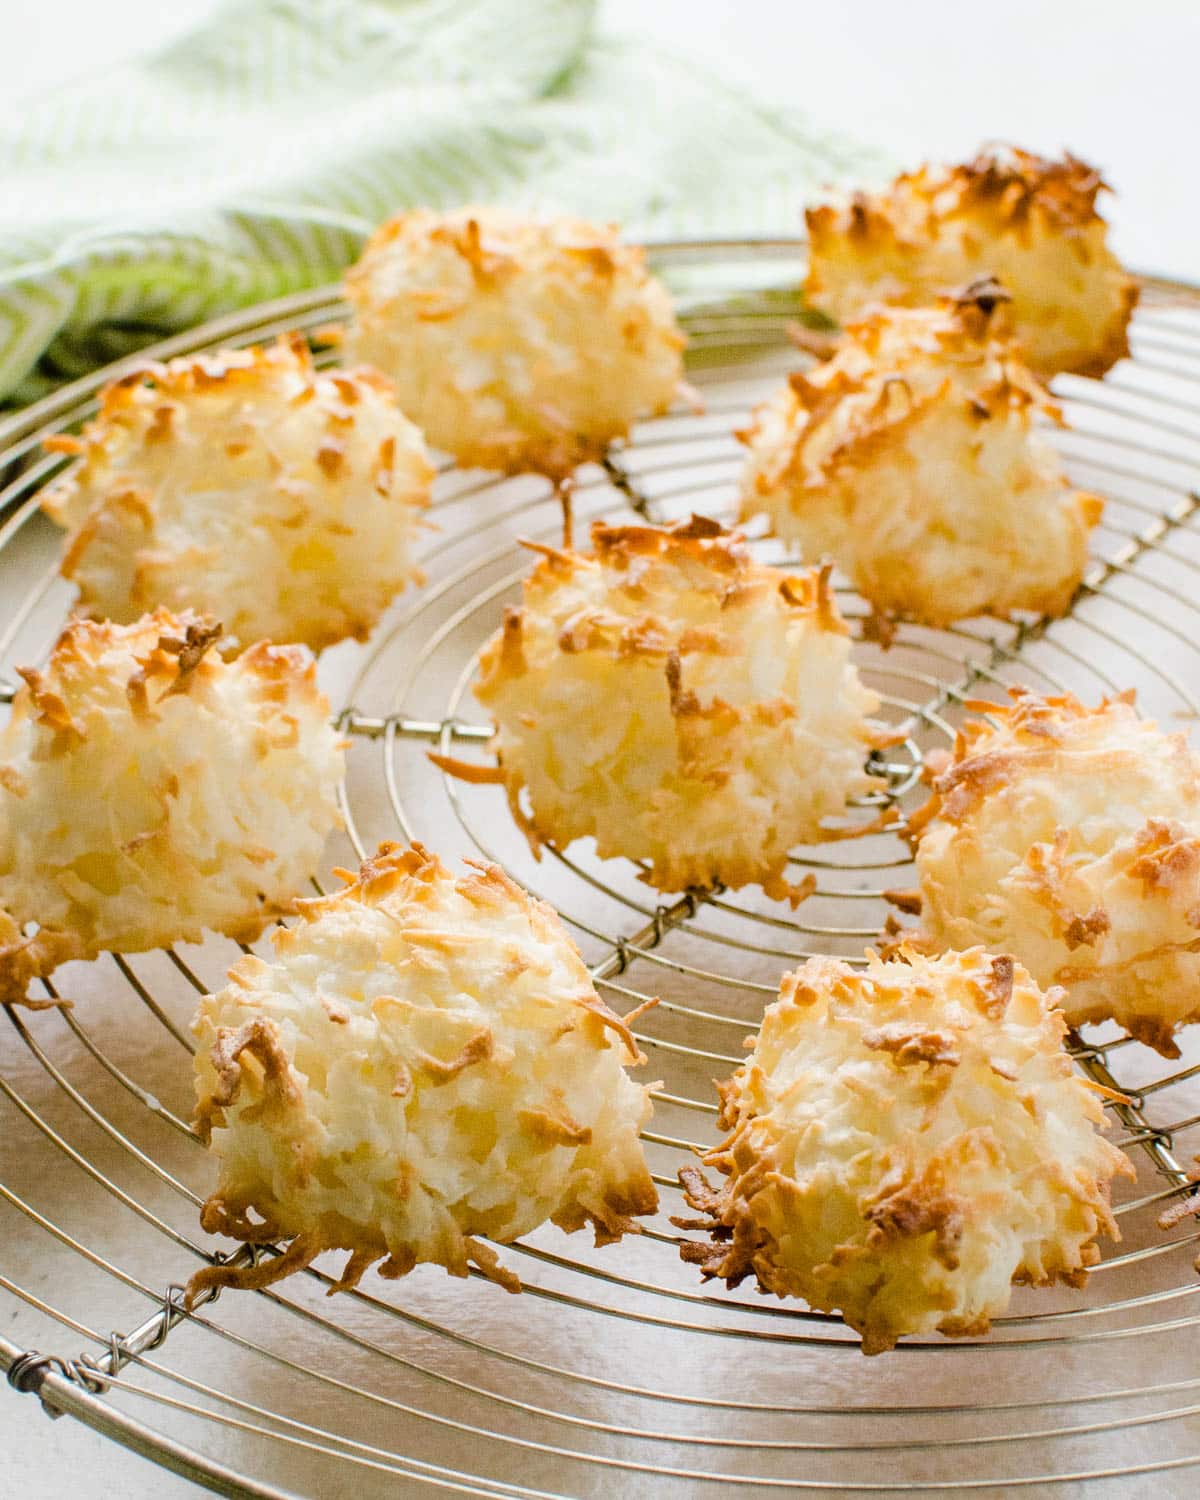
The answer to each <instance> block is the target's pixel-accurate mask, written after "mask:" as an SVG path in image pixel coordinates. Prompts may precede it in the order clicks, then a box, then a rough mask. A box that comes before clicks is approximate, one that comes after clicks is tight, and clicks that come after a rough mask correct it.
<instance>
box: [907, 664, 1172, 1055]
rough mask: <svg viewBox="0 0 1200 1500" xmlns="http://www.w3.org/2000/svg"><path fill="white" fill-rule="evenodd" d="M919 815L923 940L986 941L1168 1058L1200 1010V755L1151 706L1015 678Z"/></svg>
mask: <svg viewBox="0 0 1200 1500" xmlns="http://www.w3.org/2000/svg"><path fill="white" fill-rule="evenodd" d="M975 707H976V708H986V710H987V712H988V713H989V715H991V716H992V718H993V719H994V720H995V721H996V722H995V724H994V726H993V725H989V724H987V723H986V722H984V721H982V720H970V721H968V722H967V723H966V724H965V725H964V727H963V729H962V730H961V731H960V733H959V736H958V739H957V742H956V744H955V747H954V757H953V760H952V761H951V763H950V765H949V766H948V767H947V768H946V769H944V770H943V771H942V772H941V774H940V775H938V776H937V777H936V778H935V780H934V782H933V795H932V797H931V798H930V801H929V802H928V803H927V804H926V806H925V808H924V809H922V810H921V811H920V812H918V813H917V814H916V815H915V819H914V820H913V823H914V831H915V835H916V837H917V838H918V840H919V842H918V844H917V851H916V865H917V873H918V876H919V888H920V897H921V926H920V930H919V932H918V933H917V934H916V935H915V937H914V939H913V940H914V941H915V942H918V943H919V944H920V945H921V947H922V948H925V949H930V950H940V949H942V948H963V947H968V946H970V945H971V944H972V943H980V942H982V943H984V944H986V945H987V946H988V947H991V948H993V949H1003V950H1004V951H1005V952H1009V953H1013V954H1014V955H1015V956H1016V957H1017V958H1018V959H1019V960H1020V962H1021V963H1023V964H1024V965H1025V967H1026V968H1027V969H1028V970H1029V971H1030V973H1031V974H1032V975H1033V976H1034V978H1035V979H1036V980H1037V982H1038V983H1039V984H1042V985H1060V986H1062V989H1063V991H1064V995H1063V999H1062V1007H1063V1010H1064V1013H1065V1014H1066V1016H1067V1019H1068V1020H1069V1021H1070V1022H1071V1024H1072V1025H1079V1024H1081V1023H1082V1022H1085V1021H1101V1020H1108V1019H1111V1020H1114V1021H1116V1022H1117V1023H1118V1024H1119V1025H1121V1026H1123V1027H1124V1028H1125V1029H1126V1031H1128V1032H1129V1033H1130V1035H1132V1036H1135V1037H1136V1038H1137V1039H1138V1040H1139V1041H1142V1042H1145V1043H1146V1044H1147V1045H1148V1046H1150V1047H1154V1048H1155V1049H1157V1050H1158V1051H1159V1052H1161V1053H1162V1054H1163V1055H1164V1056H1166V1057H1177V1056H1178V1055H1179V1048H1178V1046H1177V1044H1176V1042H1175V1040H1174V1033H1175V1031H1176V1029H1177V1028H1178V1027H1180V1026H1182V1025H1184V1024H1185V1023H1186V1022H1189V1021H1196V1020H1200V998H1198V997H1200V761H1198V760H1197V758H1196V756H1195V755H1194V754H1193V753H1192V751H1191V750H1190V749H1189V748H1188V744H1187V739H1186V736H1185V735H1183V734H1171V735H1168V734H1164V733H1162V731H1161V730H1159V729H1158V728H1157V727H1156V726H1155V725H1154V724H1153V723H1152V722H1150V721H1147V720H1142V719H1139V718H1138V716H1137V714H1136V712H1135V710H1134V708H1133V704H1132V694H1124V695H1122V696H1121V697H1119V698H1107V699H1105V700H1104V701H1103V702H1102V703H1100V704H1099V705H1098V706H1097V707H1096V708H1087V707H1085V706H1084V705H1083V704H1082V703H1080V702H1079V701H1078V700H1077V699H1075V698H1072V697H1070V696H1069V695H1064V696H1062V697H1049V698H1044V697H1039V696H1038V695H1036V694H1033V693H1029V692H1021V691H1017V690H1014V691H1013V696H1012V702H1011V703H1010V704H1008V705H996V704H992V703H988V704H976V705H975Z"/></svg>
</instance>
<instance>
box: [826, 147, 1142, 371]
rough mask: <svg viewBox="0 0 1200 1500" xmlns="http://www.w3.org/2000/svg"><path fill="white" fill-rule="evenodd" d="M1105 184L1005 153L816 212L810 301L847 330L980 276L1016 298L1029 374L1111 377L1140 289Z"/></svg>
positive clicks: (924, 172) (1086, 170) (1078, 170)
mask: <svg viewBox="0 0 1200 1500" xmlns="http://www.w3.org/2000/svg"><path fill="white" fill-rule="evenodd" d="M1104 187H1105V183H1104V182H1103V180H1102V179H1101V177H1100V174H1099V173H1098V172H1097V171H1096V170H1095V169H1094V168H1092V167H1089V166H1087V165H1086V164H1085V163H1083V162H1081V161H1079V160H1077V159H1076V158H1075V157H1073V156H1070V155H1066V156H1064V157H1063V158H1062V160H1061V161H1054V160H1046V159H1044V158H1042V157H1039V156H1034V155H1031V154H1030V153H1029V152H1026V151H1020V150H1017V149H1016V148H1015V147H996V148H993V149H991V150H988V151H985V152H983V153H981V154H980V155H979V156H978V157H976V158H975V160H974V161H970V162H967V163H964V164H963V165H961V166H952V167H938V166H924V167H921V168H920V169H919V170H918V171H916V172H909V173H905V174H903V175H902V176H900V177H897V178H896V180H895V181H894V182H893V183H892V184H891V185H890V186H889V187H887V188H885V189H884V190H883V191H882V192H880V193H863V192H856V193H853V194H851V195H850V196H848V197H846V198H844V199H841V200H838V201H834V202H830V203H826V204H823V205H821V206H820V207H817V208H811V209H809V210H808V211H807V214H806V219H807V223H808V234H809V242H810V259H809V272H808V279H807V282H806V285H805V290H806V293H807V295H808V298H809V300H810V301H811V302H812V303H813V304H814V305H815V306H816V307H819V308H821V309H822V310H824V311H826V312H828V313H830V314H831V315H832V316H833V317H835V318H837V319H838V321H839V322H843V323H844V322H847V321H849V320H851V319H853V318H854V317H856V316H857V315H858V314H859V313H861V311H862V310H863V308H864V307H866V306H867V305H868V304H870V303H872V302H893V303H900V304H902V305H904V306H908V307H917V306H921V305H922V304H924V303H927V302H929V301H931V300H932V299H933V298H934V297H935V296H937V295H938V294H939V293H943V292H948V291H950V290H951V289H952V288H955V287H959V286H962V285H964V284H965V283H967V282H970V281H972V280H974V279H976V278H977V277H980V276H995V277H998V278H999V279H1000V281H1001V282H1002V283H1003V284H1004V286H1005V287H1006V288H1007V289H1008V291H1009V292H1010V293H1011V294H1012V303H1011V307H1010V308H1009V310H1008V313H1007V314H1006V315H1005V316H1006V318H1010V319H1011V325H1012V329H1013V331H1014V333H1015V335H1016V337H1017V338H1018V340H1019V341H1020V343H1021V345H1022V346H1023V349H1024V353H1025V357H1026V359H1027V360H1028V362H1029V364H1030V365H1031V366H1032V367H1033V368H1034V369H1035V370H1036V371H1037V372H1038V373H1039V374H1040V375H1041V376H1042V377H1043V378H1044V379H1049V378H1050V377H1051V376H1052V375H1055V374H1057V373H1059V372H1060V371H1070V372H1072V373H1074V374H1077V375H1094V376H1100V375H1103V374H1104V372H1105V371H1106V370H1108V369H1109V368H1110V367H1111V366H1112V365H1113V364H1115V363H1116V361H1117V360H1119V359H1122V358H1124V357H1125V355H1127V354H1128V352H1129V345H1128V341H1127V336H1126V335H1127V330H1128V326H1129V319H1130V317H1131V316H1132V313H1133V309H1134V306H1135V304H1136V302H1137V298H1138V286H1137V283H1136V281H1135V280H1134V279H1133V278H1132V277H1131V276H1129V275H1127V274H1126V273H1125V271H1123V270H1122V268H1121V266H1120V263H1119V262H1118V261H1117V259H1116V258H1115V256H1114V255H1113V253H1112V251H1111V250H1109V248H1108V245H1107V233H1108V226H1107V224H1106V223H1105V222H1104V220H1103V219H1102V218H1101V217H1100V215H1099V214H1098V213H1097V212H1096V198H1097V196H1098V194H1099V193H1100V192H1101V191H1102V190H1103V189H1104Z"/></svg>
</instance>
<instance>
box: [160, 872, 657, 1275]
mask: <svg viewBox="0 0 1200 1500" xmlns="http://www.w3.org/2000/svg"><path fill="white" fill-rule="evenodd" d="M346 879H347V880H348V881H349V882H350V883H349V885H348V886H347V888H346V889H345V890H343V891H341V892H339V893H338V894H337V895H335V896H330V897H327V898H325V899H322V900H319V901H305V902H303V903H301V904H300V915H301V918H302V921H301V923H300V924H299V925H298V926H296V927H293V928H290V929H288V930H286V931H281V932H280V933H279V934H278V935H277V936H276V939H275V945H276V950H277V952H276V957H275V959H274V961H273V962H271V963H264V962H263V960H261V959H259V958H246V959H243V960H242V961H241V962H240V963H239V964H237V965H236V967H235V968H234V969H233V970H232V972H231V973H230V976H229V978H230V984H229V987H228V988H227V989H225V990H222V991H221V992H220V993H219V994H216V995H210V996H208V997H207V998H206V999H205V1000H203V1001H202V1002H201V1004H200V1010H199V1013H198V1015H197V1017H196V1021H195V1025H194V1027H193V1031H194V1033H195V1036H196V1040H197V1042H198V1044H199V1045H198V1048H197V1052H196V1092H197V1098H198V1100H199V1114H198V1121H197V1124H198V1126H199V1128H200V1130H201V1132H202V1133H203V1134H204V1135H205V1137H206V1138H208V1139H209V1140H210V1144H211V1146H212V1150H213V1152H214V1153H215V1155H216V1157H217V1159H218V1161H219V1162H220V1184H219V1186H218V1187H217V1189H216V1191H215V1192H214V1193H213V1194H212V1196H211V1197H210V1198H209V1199H208V1201H207V1202H206V1203H205V1205H204V1209H203V1213H202V1216H201V1218H202V1223H203V1226H204V1228H205V1229H206V1230H207V1231H209V1232H210V1233H213V1234H217V1233H220V1234H228V1235H232V1236H233V1237H234V1238H236V1239H240V1240H244V1241H246V1242H248V1243H250V1244H256V1243H262V1242H265V1241H279V1240H287V1241H290V1244H289V1246H288V1249H287V1250H286V1252H285V1253H284V1254H283V1255H282V1256H281V1257H279V1258H277V1259H264V1260H262V1261H261V1262H260V1263H259V1264H258V1265H257V1266H256V1267H247V1268H240V1269H239V1268H230V1267H223V1268H222V1267H215V1268H212V1269H205V1270H203V1271H200V1272H199V1273H198V1274H197V1275H196V1276H194V1277H193V1278H192V1282H191V1285H190V1288H189V1292H190V1295H191V1296H192V1297H194V1296H195V1295H196V1294H197V1293H198V1292H200V1291H201V1290H202V1289H204V1288H205V1287H212V1286H222V1285H234V1286H241V1287H260V1286H265V1285H267V1284H268V1283H269V1282H272V1281H276V1280H278V1279H279V1278H280V1277H281V1276H285V1275H288V1274H290V1273H291V1272H293V1271H296V1270H299V1269H300V1268H301V1267H303V1266H305V1265H307V1264H308V1263H309V1262H310V1261H311V1260H312V1259H313V1258H314V1257H315V1256H316V1255H319V1254H320V1253H321V1252H322V1251H326V1250H346V1251H349V1253H350V1258H349V1260H348V1261H347V1263H346V1267H345V1270H344V1271H343V1274H342V1278H341V1281H340V1282H339V1284H338V1285H339V1287H341V1288H346V1287H352V1286H354V1285H355V1284H356V1283H357V1281H358V1280H359V1278H360V1277H361V1276H362V1274H363V1272H364V1271H366V1270H367V1268H368V1267H369V1266H370V1265H372V1264H373V1263H375V1262H380V1265H379V1273H380V1275H382V1276H388V1277H397V1276H403V1275H405V1274H406V1273H407V1272H409V1271H410V1270H412V1268H413V1267H414V1266H415V1265H417V1264H419V1263H421V1262H431V1263H433V1264H436V1265H441V1266H445V1268H446V1269H447V1270H448V1271H449V1272H450V1273H451V1275H454V1276H465V1275H467V1272H468V1266H469V1265H471V1264H473V1265H475V1266H477V1267H479V1269H480V1270H482V1271H483V1272H484V1274H485V1275H487V1276H489V1277H491V1278H492V1279H493V1280H494V1281H497V1282H499V1283H500V1284H501V1285H502V1286H504V1287H506V1288H507V1289H508V1290H509V1291H519V1290H520V1283H519V1282H518V1280H517V1278H516V1276H515V1275H514V1274H513V1273H512V1271H510V1270H508V1269H507V1268H506V1267H504V1266H503V1265H502V1264H501V1262H500V1261H499V1259H498V1257H497V1256H496V1253H495V1251H494V1250H493V1249H492V1248H491V1247H490V1245H487V1244H485V1243H484V1242H483V1241H484V1238H485V1237H486V1239H489V1240H493V1241H498V1242H501V1243H507V1242H509V1241H511V1240H514V1239H516V1238H517V1237H518V1236H520V1235H523V1234H528V1233H530V1232H531V1231H532V1230H534V1229H536V1228H537V1227H538V1226H539V1225H540V1224H543V1223H545V1222H546V1221H547V1220H549V1221H550V1222H552V1223H554V1224H556V1225H557V1226H558V1227H559V1228H560V1229H564V1230H568V1231H571V1230H576V1229H580V1228H582V1227H583V1226H584V1225H585V1224H588V1223H591V1224H592V1225H593V1226H594V1228H595V1232H596V1239H597V1242H598V1243H600V1244H606V1243H608V1242H610V1241H613V1240H617V1239H620V1237H621V1236H622V1235H623V1234H628V1233H630V1232H633V1231H635V1230H636V1225H635V1224H634V1218H635V1217H636V1216H637V1215H640V1214H647V1213H652V1212H653V1211H654V1209H655V1207H656V1206H657V1201H658V1200H657V1194H656V1192H655V1189H654V1184H653V1183H652V1181H651V1179H650V1174H649V1172H648V1171H647V1168H646V1162H645V1158H644V1156H643V1152H642V1145H641V1141H640V1140H639V1138H638V1131H639V1129H640V1128H641V1126H643V1125H644V1124H645V1123H646V1121H647V1120H648V1119H649V1117H650V1113H651V1104H650V1097H649V1089H648V1088H647V1087H645V1086H643V1085H641V1084H636V1083H634V1082H633V1080H632V1079H631V1078H630V1077H629V1075H628V1073H627V1072H626V1068H627V1067H628V1066H630V1065H632V1064H633V1063H640V1062H644V1061H645V1059H644V1058H643V1057H641V1056H640V1054H639V1053H638V1050H637V1047H636V1045H635V1043H634V1041H633V1037H632V1036H631V1034H630V1032H629V1030H628V1027H627V1025H626V1023H625V1022H624V1021H622V1020H621V1019H620V1018H619V1017H618V1016H616V1015H614V1014H613V1012H612V1011H610V1010H609V1009H608V1007H607V1006H606V1005H605V1004H604V1002H603V1001H602V1000H601V999H600V998H599V996H598V995H597V994H596V991H595V988H594V987H593V985H592V981H591V978H590V976H589V974H588V972H587V970H586V969H585V968H584V966H583V963H582V961H581V959H580V957H579V953H578V952H577V950H576V948H575V946H574V944H573V943H572V942H571V941H570V939H569V938H568V937H567V935H566V933H565V931H564V930H563V927H562V924H561V923H560V921H559V919H558V917H557V915H556V914H555V913H554V912H553V911H551V909H550V908H549V907H547V906H543V905H542V904H541V903H540V902H537V901H533V900H531V899H530V897H529V896H527V895H526V894H525V892H524V891H522V890H521V889H520V887H519V886H517V885H515V884H514V883H513V882H512V881H511V880H510V879H509V878H508V877H507V876H506V875H505V874H504V873H503V872H502V871H501V870H499V869H498V868H497V867H496V866H494V865H476V866H474V867H473V868H472V870H471V872H470V873H468V874H466V875H464V876H461V877H458V878H455V877H454V876H453V875H451V874H450V872H449V871H448V870H447V869H445V867H444V866H443V865H441V864H440V863H439V861H438V860H437V859H436V858H435V857H434V856H433V855H430V854H428V853H427V852H426V851H425V850H424V849H422V848H421V846H420V845H419V844H414V845H413V846H412V847H411V848H409V849H404V848H401V847H400V846H399V845H397V844H384V845H381V847H380V849H379V852H378V853H377V854H376V855H375V856H374V858H372V859H369V860H368V861H367V862H366V863H365V864H364V865H363V867H362V870H361V871H360V873H359V875H358V877H357V878H355V877H354V876H352V875H349V874H346Z"/></svg>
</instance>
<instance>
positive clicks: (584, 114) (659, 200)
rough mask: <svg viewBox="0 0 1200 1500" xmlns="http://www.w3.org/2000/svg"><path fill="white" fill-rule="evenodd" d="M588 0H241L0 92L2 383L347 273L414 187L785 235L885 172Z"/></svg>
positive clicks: (411, 198) (73, 369)
mask: <svg viewBox="0 0 1200 1500" xmlns="http://www.w3.org/2000/svg"><path fill="white" fill-rule="evenodd" d="M594 10H595V4H594V0H235V3H230V4H228V5H225V6H223V7H222V8H221V9H220V10H219V11H218V12H217V13H216V15H215V16H214V17H213V19H212V20H211V21H210V22H209V23H208V24H207V25H205V26H203V27H202V28H200V29H199V30H197V31H195V32H194V33H192V34H191V35H189V36H187V37H185V38H184V39H183V40H182V41H180V42H178V43H176V44H174V45H172V46H170V47H168V48H166V49H165V50H163V51H160V52H159V53H157V54H155V55H153V56H151V57H148V58H143V59H140V60H138V61H135V62H131V63H129V64H127V65H126V66H124V67H122V68H120V69H118V70H116V71H110V72H108V73H106V74H104V75H103V76H100V77H97V78H95V79H92V80H88V81H85V82H83V83H80V84H74V85H71V86H70V87H69V88H64V89H62V90H60V91H58V92H57V93H55V94H54V95H52V96H49V97H46V98H44V99H42V100H39V101H35V102H32V103H30V102H24V103H22V104H21V106H20V107H19V108H13V109H10V110H9V111H8V112H7V113H4V112H0V398H7V399H8V400H23V399H29V398H30V397H31V396H33V395H34V394H36V393H37V392H38V391H39V390H41V389H43V388H44V387H45V385H46V384H47V383H48V382H52V381H54V380H56V379H62V378H65V377H68V376H72V375H76V374H80V373H83V372H84V371H85V370H87V369H88V368H91V367H92V366H94V365H95V364H97V363H101V362H104V361H106V360H109V359H112V358H115V357H117V356H118V355H121V354H124V353H127V352H129V350H130V349H132V348H136V347H137V346H139V345H140V344H144V343H146V342H148V341H149V340H151V339H153V338H157V337H161V336H162V335H163V333H165V332H169V331H174V330H177V329H180V328H184V327H187V326H189V325H191V324H194V323H196V322H200V321H202V320H204V319H206V318H209V317H212V316H215V315H216V314H217V313H219V312H222V311H227V310H229V309H230V308H233V307H237V306H241V305H245V304H249V303H252V302H257V301H260V300H262V299H264V298H268V297H275V296H280V295H282V294H284V293H286V292H289V291H295V290H298V289H300V288H304V287H308V286H315V285H320V284H322V283H324V282H328V281H331V280H334V279H335V278H336V277H337V275H338V274H339V272H340V271H341V270H342V268H343V267H344V266H345V265H346V264H347V263H348V262H349V261H351V260H352V259H353V258H354V257H355V256H356V255H357V253H358V250H359V247H360V246H361V244H362V240H363V237H364V235H365V234H367V233H368V232H369V231H370V230H371V229H372V228H373V227H374V225H375V224H376V223H378V222H379V221H380V220H381V219H383V218H385V217H387V216H388V215H390V214H392V213H394V212H396V211H397V210H398V209H400V208H403V207H406V206H412V205H416V204H421V203H428V204H435V205H443V206H445V205H450V204H454V203H460V202H464V201H485V200H504V201H506V202H512V203H516V204H520V205H523V206H527V207H530V208H546V209H549V208H562V209H573V210H577V211H579V212H582V213H586V214H587V215H589V216H592V217H596V218H613V219H619V220H620V221H621V222H622V223H623V224H624V225H626V226H627V229H628V231H629V232H630V233H631V234H634V235H655V234H657V235H664V234H671V235H676V234H679V235H683V234H701V233H704V232H706V231H707V232H712V233H722V234H729V233H735V234H736V233H752V232H784V233H786V232H789V231H792V230H794V229H795V227H796V226H797V224H798V222H799V214H800V206H801V204H802V202H803V200H804V198H805V197H806V196H807V195H809V194H811V192H812V191H813V190H814V189H815V188H816V187H817V186H819V185H820V184H821V183H823V182H827V181H831V180H836V179H838V178H841V177H844V176H846V175H850V174H855V173H862V172H864V171H868V172H869V171H871V169H872V168H877V166H878V158H877V157H876V156H875V155H874V154H873V153H868V152H865V151H863V150H862V149H861V148H859V147H857V146H855V145H854V144H853V143H849V142H846V141H844V140H840V139H833V138H831V137H830V136H828V135H826V134H823V133H822V132H820V131H818V130H815V129H813V128H812V127H811V126H810V125H809V124H808V123H807V122H806V121H805V120H804V119H803V118H802V117H801V116H799V115H797V114H794V113H792V112H790V111H787V110H779V109H773V108H768V107H765V106H764V105H762V104H761V103H760V102H758V101H757V100H755V99H753V98H751V97H748V96H747V95H746V94H744V93H742V92H739V91H738V90H735V89H732V88H730V87H729V86H727V85H726V84H725V83H723V82H722V81H721V80H719V79H718V78H715V77H713V76H712V75H711V74H708V73H705V72H704V71H703V70H700V69H697V68H696V67H695V65H694V64H692V63H691V62H690V61H688V60H687V59H685V58H680V57H675V56H669V55H664V54H663V53H662V51H661V50H657V49H648V48H647V47H645V46H643V45H639V44H638V43H637V42H636V41H622V40H616V39H611V38H608V37H605V36H603V35H597V34H596V33H595V31H594V28H593V21H594ZM2 25H3V23H2V22H0V35H2V34H3V33H2Z"/></svg>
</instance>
